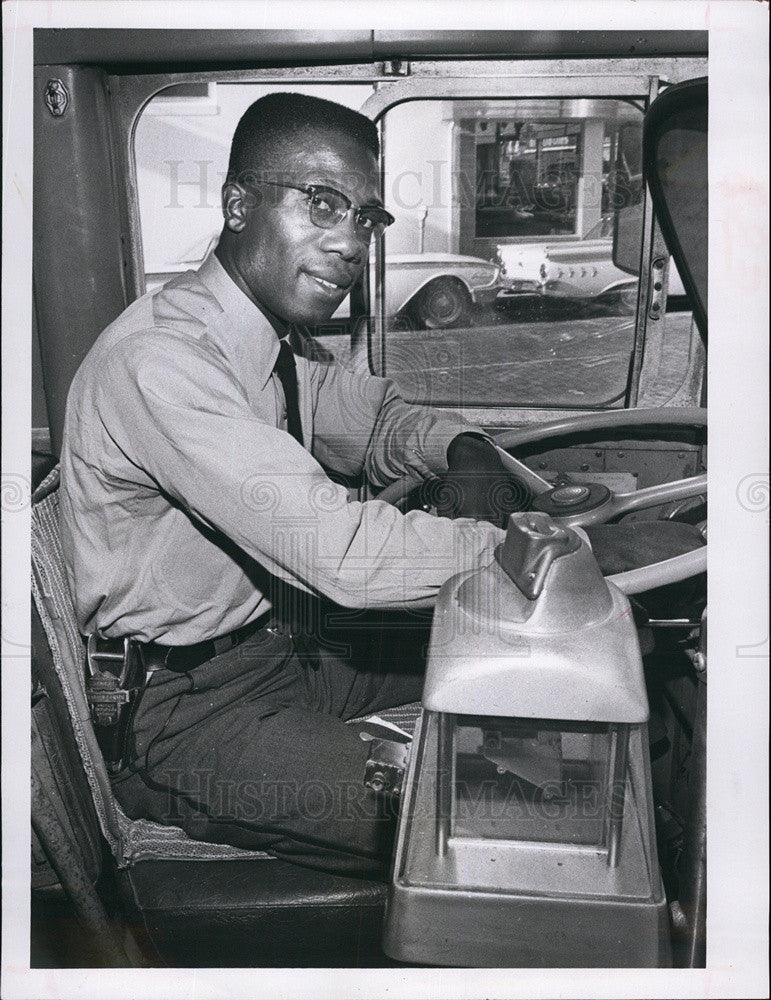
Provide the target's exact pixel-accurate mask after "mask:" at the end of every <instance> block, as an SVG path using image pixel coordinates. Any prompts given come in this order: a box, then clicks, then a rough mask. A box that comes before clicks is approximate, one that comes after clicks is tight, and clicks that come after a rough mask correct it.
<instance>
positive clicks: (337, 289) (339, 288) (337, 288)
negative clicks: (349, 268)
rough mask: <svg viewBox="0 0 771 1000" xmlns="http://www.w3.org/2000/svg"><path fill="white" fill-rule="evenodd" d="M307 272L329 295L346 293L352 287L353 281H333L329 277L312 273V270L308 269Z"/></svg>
mask: <svg viewBox="0 0 771 1000" xmlns="http://www.w3.org/2000/svg"><path fill="white" fill-rule="evenodd" d="M305 274H306V275H307V276H308V277H309V278H310V279H311V280H312V281H313V282H314V283H315V284H316V285H317V286H318V287H319V288H321V289H323V291H325V292H326V293H327V294H328V295H340V294H341V293H343V294H345V293H347V292H348V290H349V289H350V287H351V281H346V282H345V283H344V284H343V283H339V282H337V281H332V280H331V279H329V278H322V277H320V276H319V275H318V274H311V272H310V271H306V272H305Z"/></svg>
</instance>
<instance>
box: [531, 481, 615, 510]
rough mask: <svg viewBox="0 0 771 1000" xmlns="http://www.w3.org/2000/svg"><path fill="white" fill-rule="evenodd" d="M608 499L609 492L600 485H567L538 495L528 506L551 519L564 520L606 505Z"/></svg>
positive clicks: (609, 496)
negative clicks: (561, 518)
mask: <svg viewBox="0 0 771 1000" xmlns="http://www.w3.org/2000/svg"><path fill="white" fill-rule="evenodd" d="M610 498H611V492H610V490H609V489H608V487H607V486H602V485H601V484H600V483H586V484H583V483H567V484H564V485H562V486H556V487H555V488H554V489H553V490H549V491H548V492H546V493H539V494H538V496H537V497H534V499H533V502H532V504H531V505H530V506H531V509H532V510H540V511H543V512H544V513H545V514H551V516H552V517H555V518H560V517H563V518H565V517H573V516H574V515H575V514H585V513H586V512H587V511H590V510H595V509H596V508H597V507H601V506H602V505H603V504H606V503H608V501H609V500H610Z"/></svg>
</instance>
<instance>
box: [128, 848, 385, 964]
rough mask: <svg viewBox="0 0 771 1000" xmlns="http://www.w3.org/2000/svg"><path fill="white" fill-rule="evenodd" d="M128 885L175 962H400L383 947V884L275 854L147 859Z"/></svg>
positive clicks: (133, 908) (145, 923) (161, 955)
mask: <svg viewBox="0 0 771 1000" xmlns="http://www.w3.org/2000/svg"><path fill="white" fill-rule="evenodd" d="M119 883H120V891H121V895H122V896H123V898H124V901H125V902H126V904H127V908H128V909H129V912H130V914H133V916H134V919H135V920H136V923H137V926H138V927H142V933H141V934H140V935H139V936H140V937H142V936H145V939H146V936H147V935H149V937H150V938H151V940H152V947H153V949H154V950H155V951H156V953H157V960H159V962H160V963H163V964H165V965H173V966H189V967H197V968H203V967H215V968H216V967H223V966H228V967H255V966H272V967H282V966H292V967H314V966H315V967H324V966H354V967H355V966H377V965H385V964H390V963H389V962H388V959H386V958H385V956H384V955H383V954H382V951H381V945H380V938H381V927H382V921H383V911H384V906H385V897H386V891H387V886H386V885H385V884H384V883H381V882H373V881H364V880H357V879H351V878H344V877H342V876H338V875H330V874H327V873H326V872H320V871H316V870H315V869H311V868H300V867H299V866H297V865H291V864H287V863H285V862H283V861H278V860H275V859H271V860H269V861H260V862H256V863H255V862H253V861H247V860H233V861H207V862H202V861H157V860H153V861H139V862H136V863H135V864H133V865H132V866H131V867H130V868H127V869H124V870H123V871H121V872H119ZM150 957H151V959H152V958H153V956H152V955H151V956H150Z"/></svg>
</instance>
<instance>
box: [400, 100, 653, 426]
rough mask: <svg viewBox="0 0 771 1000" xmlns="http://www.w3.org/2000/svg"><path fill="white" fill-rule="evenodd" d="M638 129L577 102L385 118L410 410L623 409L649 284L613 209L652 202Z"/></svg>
mask: <svg viewBox="0 0 771 1000" xmlns="http://www.w3.org/2000/svg"><path fill="white" fill-rule="evenodd" d="M642 117H643V112H642V108H641V106H640V105H639V104H636V103H633V102H630V101H626V100H578V99H570V100H561V99H543V100H531V99H528V100H504V99H490V100H476V99H474V100H433V101H412V102H407V103H403V104H400V105H397V106H395V107H393V108H391V109H390V110H389V111H388V112H386V115H385V123H384V136H385V197H386V204H387V205H388V206H389V208H390V209H391V211H392V212H393V214H394V215H396V216H397V222H396V223H395V224H394V225H393V226H392V227H391V228H390V229H389V230H388V231H387V233H386V237H385V241H386V242H385V264H386V276H385V313H386V336H385V345H384V351H383V353H384V364H383V367H384V371H385V374H387V375H389V376H391V377H393V378H394V379H396V381H397V382H398V383H399V385H400V388H401V391H402V393H403V394H404V395H405V396H406V397H407V398H409V399H411V400H414V401H417V402H424V403H434V404H447V405H465V406H491V407H496V406H528V405H529V406H555V407H584V406H585V407H597V406H614V405H623V400H624V396H625V394H626V391H627V385H628V378H629V370H630V360H631V355H632V348H633V342H634V326H635V312H636V306H637V293H638V279H637V278H636V277H635V276H633V275H630V274H628V273H626V272H624V271H621V270H620V269H618V268H617V267H615V265H614V264H613V260H612V245H613V210H614V208H615V207H616V206H617V205H619V204H621V205H624V204H630V203H632V202H633V201H637V200H639V199H640V197H641V190H642V176H641V166H640V163H641V156H640V144H641V132H642ZM622 133H623V134H624V142H623V144H622V143H621V141H620V136H621V135H622ZM622 147H623V152H624V155H623V156H622V155H620V154H621V150H622ZM641 238H642V230H641V231H640V239H641Z"/></svg>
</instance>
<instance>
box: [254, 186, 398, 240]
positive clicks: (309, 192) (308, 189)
mask: <svg viewBox="0 0 771 1000" xmlns="http://www.w3.org/2000/svg"><path fill="white" fill-rule="evenodd" d="M259 183H260V184H268V185H269V186H270V187H280V188H289V189H290V190H292V191H300V192H302V194H304V195H305V196H306V197H307V198H309V199H310V198H313V195H314V194H316V193H323V192H324V191H327V192H329V193H330V194H334V195H337V196H338V197H339V198H342V200H343V202H344V204H345V205H346V206H347V207H346V210H345V214H344V215H341V216H340V218H339V219H338V220H337V221H336V222H335V223H333V224H332V225H331V226H320V225H319V224H318V222H315V221H314V219H313V211H312V209H313V203H312V202H309V204H308V215H309V216H310V220H311V222H312V223H313V225H314V226H316V228H317V229H327V230H330V229H334V228H335V226H339V225H340V223H341V222H342V221H343V219H344V218H345V216H346V215H348V213H349V212H350V211H351V209H353V210H354V217H353V222H354V225H355V226H356V229H357V232H358V231H360V226H359V214H360V213H361V212H364V211H366V210H367V209H373V208H374V209H376V210H377V211H378V212H382V213H383V215H384V216H385V217H386V218H387V219H388V220H389V221H388V222H386V223H384V225H383V228H382V229H381V230H380V232H379V233H377V237H380V236H382V235H383V233H384V232H385V230H386V229H387V228H388V226H392V225H393V224H394V222H396V219H395V218H394V216H393V215H391V213H390V212H389V211H388V210H387V209H385V208H383V206H382V205H354V204H353V202H352V201H351V199H350V198H349V197H348V195H347V194H343V192H342V191H338V190H337V188H333V187H330V185H329V184H303V185H300V184H286V183H282V182H281V181H266V180H260V182H259ZM365 232H366V230H365ZM367 235H368V236H369V238H370V239H371V238H372V236H373V235H375V231H374V230H371V231H370V232H368V233H367Z"/></svg>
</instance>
